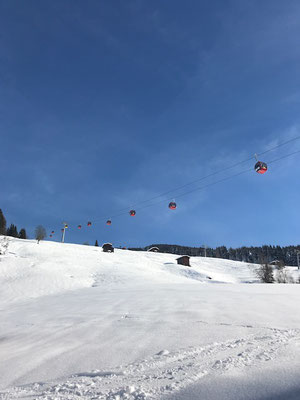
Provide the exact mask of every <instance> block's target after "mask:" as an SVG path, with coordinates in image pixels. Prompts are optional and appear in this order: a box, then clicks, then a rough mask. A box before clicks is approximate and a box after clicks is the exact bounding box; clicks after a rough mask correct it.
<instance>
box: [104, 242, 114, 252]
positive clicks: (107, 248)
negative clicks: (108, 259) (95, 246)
mask: <svg viewBox="0 0 300 400" xmlns="http://www.w3.org/2000/svg"><path fill="white" fill-rule="evenodd" d="M102 250H103V251H104V252H105V253H113V252H114V247H113V245H112V244H111V243H103V245H102Z"/></svg>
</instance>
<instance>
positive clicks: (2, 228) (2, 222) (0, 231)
mask: <svg viewBox="0 0 300 400" xmlns="http://www.w3.org/2000/svg"><path fill="white" fill-rule="evenodd" d="M0 235H6V219H5V217H4V215H3V212H2V210H1V208H0Z"/></svg>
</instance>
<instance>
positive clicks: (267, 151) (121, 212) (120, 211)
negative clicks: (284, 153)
mask: <svg viewBox="0 0 300 400" xmlns="http://www.w3.org/2000/svg"><path fill="white" fill-rule="evenodd" d="M299 139H300V135H299V136H296V137H294V138H292V139H289V140H287V141H285V142H282V143H279V144H278V145H276V146H273V147H271V148H269V149H267V150H265V151H263V152H261V153H257V154H256V156H262V155H264V154H267V153H269V152H271V151H274V150H276V149H278V148H279V147H282V146H284V145H286V144H288V143H291V142H294V141H296V140H299ZM253 158H255V156H251V157H249V158H246V159H245V160H242V161H239V162H237V163H234V164H231V165H229V166H227V167H224V168H222V169H219V170H217V171H214V172H212V173H210V174H208V175H205V176H202V177H201V178H197V179H194V180H193V181H190V182H188V183H185V184H184V185H181V186H178V187H176V188H173V189H170V190H168V191H166V192H163V193H160V194H159V195H156V196H154V197H151V198H150V199H146V200H142V201H140V202H137V203H135V204H134V205H133V206H132V208H136V207H137V206H139V205H140V204H144V203H148V202H150V201H153V200H156V199H159V198H161V197H163V196H166V195H168V194H170V193H172V192H175V191H177V190H180V189H183V188H185V187H187V186H190V185H193V184H194V183H197V182H201V181H203V180H205V179H207V178H210V177H212V176H215V175H218V174H220V173H221V172H225V171H228V170H230V169H232V168H235V167H238V166H239V165H242V164H244V163H246V162H248V161H251V160H253ZM269 164H270V163H269ZM176 197H181V195H176ZM163 201H165V200H162V202H163ZM128 208H129V207H126V208H121V209H119V210H116V213H117V214H116V215H114V216H112V218H113V217H114V218H115V217H118V216H120V215H124V214H127V213H128ZM139 209H140V208H139ZM123 211H124V212H123ZM106 217H107V216H103V217H98V218H96V219H95V220H94V221H95V222H97V221H100V220H102V219H104V218H106Z"/></svg>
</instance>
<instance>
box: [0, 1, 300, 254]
mask: <svg viewBox="0 0 300 400" xmlns="http://www.w3.org/2000/svg"><path fill="white" fill-rule="evenodd" d="M299 71H300V2H299V1H298V0H289V1H282V0H266V1H260V0H258V1H256V0H251V1H248V0H235V1H233V0H225V1H224V0H219V1H217V0H216V1H210V0H205V1H203V0H194V1H177V0H173V1H155V0H153V1H146V0H132V1H131V0H128V1H123V0H122V1H121V0H120V1H118V0H114V1H98V0H95V1H94V0H80V1H78V0H72V1H71V0H68V1H66V0H51V1H49V0H43V1H39V0H34V1H33V0H26V1H22V0H0V135H1V141H0V146H1V157H0V171H1V192H0V208H2V209H3V212H4V214H5V216H6V218H7V220H8V223H15V224H17V226H18V228H21V227H25V228H26V229H27V231H28V233H29V235H31V236H33V232H34V228H35V226H36V225H38V224H42V225H44V226H45V227H46V229H47V231H48V233H49V231H51V230H52V229H54V230H55V232H56V234H55V237H54V239H55V240H59V238H60V228H61V223H62V221H64V220H65V221H67V222H68V223H69V226H70V228H69V230H68V232H67V236H66V238H67V241H69V242H76V243H83V242H85V241H89V242H90V244H94V242H95V239H98V241H99V242H100V243H101V242H104V241H111V242H113V243H114V244H115V245H123V246H144V245H147V244H151V243H176V244H183V245H192V246H199V245H202V244H203V243H206V244H208V245H209V246H217V245H223V244H224V245H226V246H233V247H236V246H242V245H261V244H280V245H286V244H299V243H300V214H299V212H298V211H299V204H300V189H299V172H300V154H296V155H295V156H293V157H289V158H287V159H284V160H281V161H279V162H277V163H274V164H272V165H270V166H269V170H268V172H267V173H266V174H265V175H258V174H256V173H255V172H254V170H253V171H250V172H248V173H245V174H243V175H241V176H237V177H233V178H232V179H230V180H228V181H224V182H222V183H219V184H216V185H215V186H212V187H208V188H206V189H204V190H200V191H194V192H192V193H190V194H187V195H186V196H182V197H180V196H179V195H180V194H182V193H185V192H187V191H189V190H191V189H193V188H195V187H197V186H201V185H206V184H209V183H213V182H215V181H217V180H219V179H222V178H224V177H227V176H230V175H232V174H235V173H237V172H239V171H241V170H243V169H245V168H246V169H247V168H250V169H251V168H253V165H254V161H255V160H254V158H253V160H251V161H248V162H246V163H245V164H242V165H241V166H238V167H236V168H233V169H232V170H227V171H224V172H223V173H220V174H218V175H216V176H212V177H210V178H208V179H206V180H204V181H201V182H198V183H196V184H193V185H190V186H187V187H185V188H184V189H181V190H179V191H177V192H174V194H173V193H170V194H168V195H165V196H163V197H162V198H160V199H157V200H158V201H161V200H162V201H161V202H160V203H158V204H156V205H154V206H152V207H147V208H144V209H141V210H138V208H139V207H142V206H145V205H148V203H143V204H141V206H138V205H136V204H137V203H139V202H142V201H144V200H147V199H149V198H152V197H155V196H157V195H159V194H160V193H163V192H167V191H169V190H172V189H173V188H177V187H179V186H182V185H185V184H186V183H188V182H191V181H194V180H196V179H198V178H201V177H203V176H206V175H208V174H210V173H213V172H214V171H219V170H222V168H226V167H228V166H230V165H231V164H234V163H237V162H239V161H241V160H244V159H247V158H249V157H251V156H253V155H254V153H261V152H263V151H265V150H266V149H268V148H270V147H272V146H276V145H277V144H279V143H281V142H285V141H287V140H288V139H290V138H292V137H296V136H299V135H300V112H299V111H300V73H299ZM297 149H300V140H298V141H294V142H292V143H290V144H288V145H286V146H282V147H280V148H279V149H278V150H277V151H273V152H269V153H267V154H266V155H265V157H264V161H266V162H268V161H272V160H273V159H276V158H279V157H281V156H283V155H285V154H289V153H291V152H292V151H295V150H297ZM176 195H177V196H179V197H177V198H176ZM173 197H174V198H175V201H176V202H177V205H178V207H177V210H175V211H171V210H169V209H168V202H169V201H170V199H172V198H173ZM157 200H155V201H154V202H156V201H157ZM135 205H136V209H137V215H136V217H134V218H133V217H130V216H129V215H128V213H127V211H126V213H125V215H121V216H119V217H115V218H113V216H114V215H115V214H118V213H119V210H120V209H125V210H127V209H128V211H129V210H130V208H131V206H135ZM107 218H112V225H111V226H110V227H108V226H106V225H105V221H106V219H107ZM89 220H90V221H92V224H93V225H92V227H91V228H87V227H86V223H87V221H89ZM78 224H82V226H83V228H82V230H81V231H79V230H78V229H77V225H78Z"/></svg>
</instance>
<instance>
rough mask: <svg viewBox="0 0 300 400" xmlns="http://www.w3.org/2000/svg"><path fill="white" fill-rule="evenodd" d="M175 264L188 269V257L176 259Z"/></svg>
mask: <svg viewBox="0 0 300 400" xmlns="http://www.w3.org/2000/svg"><path fill="white" fill-rule="evenodd" d="M176 261H177V264H180V265H185V266H186V267H190V266H191V265H190V257H189V256H181V257H179V258H177V259H176Z"/></svg>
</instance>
